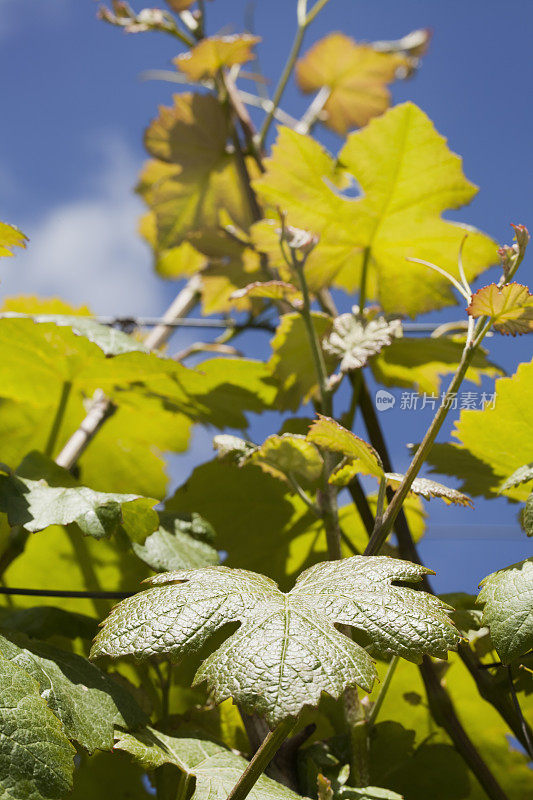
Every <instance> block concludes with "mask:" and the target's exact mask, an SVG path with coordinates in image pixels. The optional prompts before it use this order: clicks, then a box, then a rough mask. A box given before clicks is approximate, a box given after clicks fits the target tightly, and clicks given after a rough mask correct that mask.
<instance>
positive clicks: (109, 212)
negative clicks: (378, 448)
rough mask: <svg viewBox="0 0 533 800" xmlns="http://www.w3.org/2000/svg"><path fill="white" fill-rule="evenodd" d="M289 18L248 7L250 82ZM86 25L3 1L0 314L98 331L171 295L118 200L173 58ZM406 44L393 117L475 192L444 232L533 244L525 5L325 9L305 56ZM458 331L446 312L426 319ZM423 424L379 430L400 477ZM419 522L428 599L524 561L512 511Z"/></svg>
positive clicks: (276, 65) (142, 40)
mask: <svg viewBox="0 0 533 800" xmlns="http://www.w3.org/2000/svg"><path fill="white" fill-rule="evenodd" d="M134 5H135V7H136V8H138V9H139V8H141V4H139V3H134ZM249 5H250V4H249V3H246V2H244V1H243V0H213V2H207V7H208V13H209V20H210V22H209V32H211V33H214V32H216V31H218V30H221V29H224V30H225V31H226V32H229V31H236V32H238V31H240V30H243V29H244V26H245V24H244V19H245V14H246V7H247V6H249ZM295 5H296V2H295V0H294V1H293V0H269V1H268V2H267V1H266V0H263V1H262V2H261V0H257V1H256V3H255V13H254V16H255V26H256V29H257V32H259V33H261V35H262V36H263V39H264V43H263V45H261V47H260V51H259V52H260V57H261V65H262V68H263V70H264V71H265V73H266V74H267V75H269V76H271V77H273V78H276V77H277V75H278V73H279V70H280V66H281V63H282V61H283V59H284V57H285V54H286V52H287V50H288V48H289V46H290V42H291V38H292V35H293V32H294V26H295ZM96 9H97V4H96V3H95V2H93V0H77V1H76V2H72V0H0V69H1V74H2V75H3V76H4V91H3V110H4V113H3V118H2V124H1V140H0V141H1V145H0V218H1V219H5V220H7V221H11V222H14V223H16V224H18V225H19V226H20V227H21V228H23V230H25V232H26V233H28V235H29V236H30V239H31V243H30V247H29V249H28V251H27V252H26V253H23V254H20V255H17V258H16V261H15V260H4V262H3V264H2V265H1V267H0V269H1V274H0V279H1V283H2V285H1V289H2V293H3V296H8V295H12V294H16V293H21V292H24V293H29V292H32V293H39V294H42V295H52V294H54V295H61V296H63V297H64V298H65V299H68V300H70V301H73V302H79V303H81V302H89V303H90V304H91V305H92V306H93V308H94V309H95V310H96V311H99V312H103V313H121V314H129V313H131V314H141V313H143V314H155V313H159V312H161V311H162V310H163V309H164V307H165V306H166V305H167V304H168V302H169V300H170V299H171V297H172V296H173V294H174V290H175V287H174V286H172V285H170V284H165V283H163V282H162V281H160V280H159V279H157V278H155V277H154V276H153V275H152V273H151V262H150V254H149V253H148V251H147V249H146V248H145V246H144V245H143V244H142V242H140V240H139V239H138V237H137V236H136V234H135V226H136V220H137V217H138V215H139V213H140V211H141V205H140V203H139V201H138V200H137V198H136V197H135V196H134V195H133V193H132V187H133V186H134V184H135V178H136V174H137V172H138V170H139V168H140V166H141V164H142V162H143V158H144V155H143V149H142V132H143V129H144V127H145V126H146V124H147V123H148V121H149V120H150V119H151V118H152V117H153V116H154V115H155V113H156V108H157V105H158V104H160V103H168V102H169V99H170V97H171V94H172V90H173V88H175V87H173V86H172V85H170V84H165V83H156V82H153V81H142V80H141V79H140V75H141V73H142V72H143V71H144V70H147V69H152V68H165V67H169V66H170V59H171V58H172V57H173V56H174V55H176V52H177V49H176V44H175V42H174V41H173V40H171V39H167V38H166V37H164V36H163V35H159V34H151V35H148V34H146V35H129V36H128V35H125V34H123V33H122V32H120V31H118V30H116V29H114V28H112V27H110V26H107V25H104V24H103V23H101V22H98V21H97V20H96ZM420 27H430V28H432V29H433V33H434V37H433V41H432V45H431V48H430V51H429V53H428V55H427V56H426V58H425V59H424V62H423V66H422V69H421V71H420V72H419V74H417V75H416V77H415V78H414V79H413V80H411V81H408V82H404V83H399V84H397V85H395V86H394V88H393V96H394V101H395V102H401V101H403V100H405V99H410V100H413V101H414V102H416V103H417V104H418V105H420V106H421V107H422V108H423V109H424V111H426V112H427V113H428V114H429V116H430V117H431V118H432V119H433V120H434V122H435V125H436V127H437V129H438V130H439V131H440V132H441V133H442V134H444V135H445V136H446V137H447V138H448V140H449V144H450V147H451V148H452V149H453V150H455V151H456V152H458V153H460V154H461V155H462V156H463V159H464V169H465V173H466V175H467V177H468V178H470V179H471V180H472V181H474V182H475V183H476V184H478V185H479V186H480V193H479V195H478V196H477V197H476V199H475V200H474V201H473V203H472V204H471V205H470V206H469V207H468V208H466V209H463V210H461V211H459V212H455V214H454V215H453V218H455V219H460V220H462V221H465V222H468V223H471V224H474V225H476V226H478V227H480V228H482V229H484V230H485V231H487V232H488V233H490V234H491V235H492V236H494V237H495V238H496V239H498V240H500V241H502V242H509V241H510V240H511V229H510V227H509V223H510V222H524V223H525V224H529V226H530V228H531V227H533V200H532V191H531V190H532V185H533V183H532V178H533V157H532V154H531V134H532V121H533V111H532V106H531V102H530V98H531V93H532V83H533V80H532V78H533V74H532V61H531V55H530V54H531V41H532V39H533V4H531V3H530V2H528V0H520V1H519V0H507V2H506V3H502V2H500V1H499V0H483V1H482V0H468V2H464V0H463V1H460V0H447V2H445V3H444V2H439V1H438V0H403V2H401V3H398V2H397V0H378V1H377V2H370V0H330V3H329V5H328V6H327V7H326V9H325V10H324V11H323V12H322V14H321V15H320V17H319V18H318V19H317V21H316V23H315V24H314V26H313V27H312V29H311V30H310V31H309V32H308V36H307V39H306V43H305V44H306V47H307V46H308V45H310V44H312V42H313V41H314V40H316V39H317V38H320V37H321V36H323V35H324V34H325V33H326V32H328V31H331V30H342V31H344V32H345V33H347V34H349V35H351V36H353V37H355V38H357V39H362V40H375V39H387V38H398V37H399V36H401V35H403V34H405V33H407V32H408V31H410V30H412V29H414V28H420ZM283 106H284V107H286V108H287V109H288V110H290V111H291V113H293V114H294V115H296V116H298V114H300V113H302V112H303V110H304V109H305V106H306V101H305V99H303V98H301V97H300V96H299V95H298V93H297V92H296V90H295V89H294V87H292V86H290V87H289V89H288V91H287V93H286V96H285V98H284V100H283ZM321 138H322V140H323V142H324V143H325V144H326V146H327V147H328V148H330V149H331V150H332V151H335V150H336V149H337V147H338V146H339V140H338V139H337V138H336V137H335V136H334V135H332V134H328V133H326V132H324V133H323V135H321ZM531 263H532V259H531V257H529V259H528V260H527V261H526V263H525V265H524V268H523V272H522V275H521V277H522V280H523V281H524V282H529V283H530V285H531V283H532V281H531V272H532V270H531ZM458 316H459V313H458V311H455V310H453V309H451V310H447V312H446V313H445V314H441V315H440V316H439V318H457V317H458ZM188 341H190V335H189V334H186V333H183V334H181V339H180V340H176V341H175V344H176V349H181V346H182V345H183V344H185V343H187V342H188ZM254 341H256V342H257V345H254V347H255V349H256V352H257V353H258V354H260V353H264V352H265V351H266V350H265V348H266V341H265V340H264V339H262V340H261V342H259V340H254ZM490 349H491V352H492V354H493V357H494V360H495V361H497V362H499V363H505V364H506V365H507V368H508V370H509V371H510V372H511V371H513V370H514V366H515V365H516V363H518V362H519V361H520V360H526V359H527V360H529V359H530V358H531V349H532V348H531V338H529V339H528V338H523V339H522V340H521V341H516V342H515V341H509V340H503V339H497V338H496V337H494V338H493V339H492V340H491V342H490ZM467 388H472V387H467ZM486 388H488V385H487V387H486ZM428 422H429V415H426V414H422V413H419V414H408V413H405V412H404V413H403V414H402V415H400V412H397V411H393V412H390V413H389V414H388V415H386V416H384V417H383V424H384V427H385V429H386V432H387V435H388V436H389V437H390V440H391V443H392V451H393V456H394V460H395V466H396V468H397V469H404V468H405V466H406V464H407V451H406V449H405V443H406V442H409V441H417V440H419V439H420V437H421V436H422V435H423V432H424V429H425V426H426V425H427V423H428ZM275 424H276V422H275V420H273V419H272V418H271V417H270V416H268V417H266V418H264V419H262V420H257V421H255V422H254V425H253V427H252V435H254V436H255V438H256V439H259V438H260V437H261V436H264V435H265V434H266V433H268V432H271V430H272V425H274V427H275ZM269 426H270V427H269ZM450 427H451V423H450V424H449V425H448V426H447V431H449V429H450ZM210 440H211V433H206V432H201V431H199V432H198V433H197V434H196V436H195V441H194V445H193V448H192V450H191V451H190V453H188V454H187V455H186V456H183V457H179V458H177V459H174V460H173V462H174V468H173V475H174V477H175V478H179V479H182V478H184V477H185V476H186V474H187V472H188V470H189V469H190V468H191V466H192V465H193V464H194V463H198V461H199V460H203V459H205V458H206V457H208V453H209V450H210ZM489 509H490V510H489ZM428 510H430V512H431V516H430V524H429V532H428V536H427V540H426V542H425V544H424V545H423V551H424V555H425V557H426V558H427V560H428V561H429V562H430V563H432V564H433V563H437V564H439V563H440V564H441V568H440V574H439V578H438V585H439V586H440V587H441V588H443V589H450V590H451V589H454V588H459V587H460V586H461V585H466V586H467V588H469V589H471V590H473V589H474V586H475V583H476V582H477V580H478V579H479V578H481V577H483V576H484V575H485V574H486V573H487V572H489V571H491V570H492V569H496V568H498V567H499V566H503V565H504V564H509V563H512V562H513V561H516V560H519V559H520V558H524V557H525V556H527V555H530V548H529V547H528V542H527V541H526V540H525V538H524V536H523V534H521V533H520V532H519V530H518V527H517V523H516V510H517V509H516V507H514V506H510V505H509V504H508V503H507V502H506V501H505V500H501V501H496V502H495V503H491V504H490V506H488V505H487V504H486V503H483V502H478V503H477V512H476V513H473V512H469V511H465V510H456V509H449V508H447V507H446V508H444V507H442V506H440V505H438V504H437V501H433V502H432V504H431V505H430V506H429V509H428ZM479 544H481V548H479V547H478V545H479ZM475 548H476V549H477V553H478V555H476V556H475V557H474V553H475ZM450 554H451V555H452V557H451V558H450V557H449V556H450Z"/></svg>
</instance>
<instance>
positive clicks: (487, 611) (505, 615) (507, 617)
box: [478, 558, 533, 664]
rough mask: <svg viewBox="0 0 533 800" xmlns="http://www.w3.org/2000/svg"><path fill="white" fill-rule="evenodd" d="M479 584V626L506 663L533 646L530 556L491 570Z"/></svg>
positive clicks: (532, 566) (531, 559) (532, 582)
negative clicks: (487, 630)
mask: <svg viewBox="0 0 533 800" xmlns="http://www.w3.org/2000/svg"><path fill="white" fill-rule="evenodd" d="M480 586H481V587H482V588H481V591H480V593H479V595H478V602H479V603H482V604H483V620H482V622H483V625H486V626H487V627H488V628H489V630H490V635H491V639H492V642H493V644H494V647H495V648H496V651H497V653H498V655H499V656H500V658H501V660H502V661H503V663H504V664H509V663H510V662H511V661H514V660H515V659H516V658H518V657H519V656H522V655H524V654H525V653H527V652H528V650H531V648H532V647H533V605H532V603H531V596H532V594H533V558H528V559H526V561H521V562H520V563H519V564H513V565H512V566H511V567H506V568H505V569H501V570H499V571H498V572H493V573H492V574H491V575H488V576H487V577H486V578H483V580H482V581H481V583H480Z"/></svg>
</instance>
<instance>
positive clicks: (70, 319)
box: [13, 314, 148, 356]
mask: <svg viewBox="0 0 533 800" xmlns="http://www.w3.org/2000/svg"><path fill="white" fill-rule="evenodd" d="M13 316H18V315H15V314H13ZM32 319H33V321H34V322H52V323H53V324H54V325H63V326H66V327H69V328H70V329H71V331H72V332H73V333H76V334H78V335H79V336H85V337H86V338H87V339H88V340H89V341H90V342H94V343H95V344H97V345H98V347H99V348H100V349H101V350H102V351H103V352H104V353H105V355H106V356H117V355H119V354H120V353H132V352H134V351H139V352H141V353H147V352H148V351H147V349H146V347H145V346H144V345H143V344H142V342H140V341H138V340H136V339H134V338H133V337H132V336H129V335H128V334H127V333H124V332H123V331H120V330H118V329H117V328H113V327H111V326H110V325H101V324H100V323H98V322H95V320H93V319H84V317H83V316H79V317H78V316H73V315H70V314H37V315H35V314H34V315H32Z"/></svg>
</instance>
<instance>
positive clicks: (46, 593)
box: [0, 586, 135, 600]
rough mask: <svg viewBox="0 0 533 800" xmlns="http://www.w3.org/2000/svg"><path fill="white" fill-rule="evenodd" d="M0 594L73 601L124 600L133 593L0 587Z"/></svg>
mask: <svg viewBox="0 0 533 800" xmlns="http://www.w3.org/2000/svg"><path fill="white" fill-rule="evenodd" d="M0 594H7V595H15V594H16V595H24V596H26V597H71V598H74V599H79V600H82V599H90V600H92V599H94V600H124V599H125V598H126V597H131V596H132V595H133V594H135V592H103V591H102V592H90V591H70V590H68V589H55V590H54V589H19V588H11V586H0Z"/></svg>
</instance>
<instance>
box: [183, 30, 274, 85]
mask: <svg viewBox="0 0 533 800" xmlns="http://www.w3.org/2000/svg"><path fill="white" fill-rule="evenodd" d="M260 41H261V39H260V38H259V36H251V35H250V34H249V33H242V34H240V35H235V34H234V35H232V36H208V37H207V38H206V39H202V41H201V42H199V43H198V44H197V45H195V47H193V48H192V49H191V50H190V51H189V52H187V53H181V54H180V55H179V56H177V57H176V58H175V59H174V60H173V62H174V64H175V65H176V67H177V68H178V69H179V70H180V71H181V72H183V73H184V74H185V75H187V77H188V78H190V79H191V81H201V80H205V79H206V78H214V77H215V76H216V75H217V74H218V72H219V71H220V70H221V69H222V68H223V67H231V66H233V65H234V64H245V63H246V62H247V61H251V60H252V59H253V58H255V56H254V54H253V52H252V48H253V47H254V45H256V44H257V43H258V42H260Z"/></svg>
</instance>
